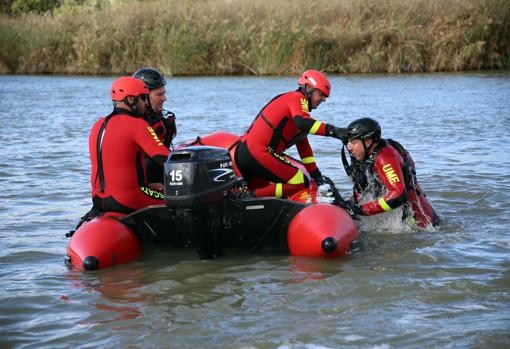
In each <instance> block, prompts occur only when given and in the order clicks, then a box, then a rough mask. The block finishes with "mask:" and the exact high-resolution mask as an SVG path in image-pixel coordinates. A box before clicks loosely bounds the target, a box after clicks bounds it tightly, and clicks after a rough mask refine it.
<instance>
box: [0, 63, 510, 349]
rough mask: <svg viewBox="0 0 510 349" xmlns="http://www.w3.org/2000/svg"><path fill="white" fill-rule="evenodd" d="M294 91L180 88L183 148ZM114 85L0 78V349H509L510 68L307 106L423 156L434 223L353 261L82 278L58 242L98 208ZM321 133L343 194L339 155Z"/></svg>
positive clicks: (328, 165)
mask: <svg viewBox="0 0 510 349" xmlns="http://www.w3.org/2000/svg"><path fill="white" fill-rule="evenodd" d="M295 80H296V78H294V77H293V78H290V77H278V78H271V77H207V78H201V77H197V78H172V79H169V85H168V102H167V105H166V107H167V108H168V109H170V110H172V111H174V112H175V113H176V115H177V124H178V135H177V142H182V141H185V140H187V139H190V138H193V137H196V136H197V135H205V134H207V133H210V132H212V131H216V130H226V131H229V132H233V133H242V132H243V131H244V129H245V128H246V126H248V125H249V123H250V122H251V120H252V118H253V117H254V116H255V114H256V113H257V112H258V110H259V109H260V108H261V107H262V106H263V105H265V103H266V102H267V101H269V99H271V98H272V97H273V96H275V95H276V94H279V93H282V92H285V91H288V90H291V89H294V88H295V86H296V82H295ZM112 81H113V78H112V77H81V76H78V77H72V76H70V77H53V76H50V77H48V76H0V144H1V147H0V154H1V156H0V180H1V185H2V190H1V191H0V280H1V282H0V285H1V286H0V329H1V333H0V348H69V347H76V348H99V347H117V348H146V347H156V348H157V347H160V348H279V349H290V348H292V349H297V348H307V349H319V348H377V349H386V348H508V347H510V229H509V224H510V213H509V211H510V199H509V196H510V194H509V193H510V156H509V153H510V73H508V72H506V73H505V72H503V73H502V72H486V73H460V74H421V75H362V76H357V75H353V76H332V77H331V82H332V86H333V88H332V95H331V97H330V98H329V99H328V101H327V102H326V103H324V104H323V105H321V106H320V107H319V109H318V110H316V111H314V112H313V113H312V115H314V116H315V117H316V118H317V119H319V120H322V121H326V122H330V123H333V124H336V125H338V126H342V125H343V126H345V125H346V124H347V123H349V122H350V121H351V120H353V119H355V118H358V117H362V116H371V117H374V118H376V119H378V120H379V121H380V123H381V126H382V128H383V137H387V138H393V139H396V140H399V141H400V142H401V143H402V144H403V145H405V146H406V147H407V148H408V150H409V151H410V153H411V154H412V156H413V157H414V159H415V161H416V163H417V171H418V178H419V180H420V183H421V185H422V187H423V189H424V191H425V192H426V193H427V194H428V196H429V198H430V200H431V201H432V202H433V204H434V206H435V207H436V209H437V210H438V212H440V214H441V215H442V216H443V217H444V221H445V222H444V224H443V225H442V226H441V227H440V228H439V229H436V230H429V231H420V232H416V231H409V230H405V229H401V228H402V227H399V226H389V227H385V228H384V229H373V231H368V230H367V232H366V233H365V243H364V249H363V250H362V251H360V252H358V253H356V254H354V255H353V256H350V257H348V258H344V259H335V260H321V259H309V258H296V257H289V256H287V255H274V254H269V255H267V254H266V255H242V254H233V255H229V256H228V257H225V258H221V259H217V260H209V261H200V260H197V259H196V258H195V257H194V255H193V254H192V253H191V252H190V251H164V250H157V249H154V250H153V251H148V252H147V253H146V254H145V255H144V257H143V258H141V259H140V260H138V261H136V262H133V263H129V264H126V265H121V266H117V267H114V268H111V269H106V270H101V271H99V272H79V271H74V270H69V269H68V268H67V267H66V266H65V265H64V255H65V249H66V244H67V239H66V238H65V237H64V234H65V233H66V232H67V231H68V230H70V229H72V228H73V227H74V225H75V224H76V223H77V220H78V219H79V217H80V216H81V215H82V214H83V213H84V212H86V211H87V210H88V208H89V206H90V199H89V195H90V191H89V177H88V176H89V170H90V169H89V160H88V148H87V139H88V132H89V130H90V127H91V125H92V123H93V122H94V121H95V120H97V119H98V118H99V117H100V116H103V115H105V114H107V113H109V111H110V109H111V105H110V102H109V95H108V89H109V86H110V84H111V82H112ZM310 138H311V143H312V147H313V148H314V150H315V157H316V159H317V161H318V164H319V167H320V168H321V170H322V172H323V173H324V174H327V175H328V176H330V177H331V178H332V179H333V180H334V181H335V182H336V183H337V186H338V187H339V188H340V189H341V191H342V192H343V193H344V194H346V195H347V194H348V193H349V189H350V187H349V186H350V185H349V181H348V180H347V178H346V176H345V174H344V173H343V169H342V167H341V162H340V157H339V151H340V149H341V147H340V144H339V143H338V142H337V141H335V140H333V139H326V138H322V137H314V136H310ZM291 154H292V153H291ZM378 223H382V222H381V221H379V222H376V224H374V225H373V227H374V228H375V227H376V226H377V227H380V226H379V225H378Z"/></svg>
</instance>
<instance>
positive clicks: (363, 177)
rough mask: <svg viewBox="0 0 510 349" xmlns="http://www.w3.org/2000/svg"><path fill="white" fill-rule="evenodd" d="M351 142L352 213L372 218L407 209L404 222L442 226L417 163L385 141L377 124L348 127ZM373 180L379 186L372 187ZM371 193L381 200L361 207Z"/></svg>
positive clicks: (358, 122)
mask: <svg viewBox="0 0 510 349" xmlns="http://www.w3.org/2000/svg"><path fill="white" fill-rule="evenodd" d="M347 139H348V143H347V149H348V150H349V152H350V154H351V160H352V161H351V165H350V166H348V164H347V161H346V159H345V156H344V157H343V159H344V166H346V171H347V173H348V174H349V175H350V176H351V177H352V178H353V180H354V196H353V198H352V199H351V200H350V201H348V202H346V204H347V206H348V207H347V208H348V209H350V210H351V211H352V212H354V213H355V214H358V215H366V216H371V215H375V214H378V213H381V212H387V211H390V210H392V209H395V208H397V207H400V206H402V205H404V213H403V214H404V216H403V217H402V219H403V220H406V219H408V218H411V219H414V220H415V222H416V223H417V224H418V225H419V226H420V227H426V226H433V225H437V224H438V223H439V216H438V215H437V213H436V212H435V211H434V208H433V207H432V205H431V204H430V202H429V201H428V199H427V197H426V195H425V193H424V192H423V191H422V190H421V189H420V186H419V184H418V179H417V178H416V170H415V165H414V161H413V159H412V158H411V156H410V155H409V153H408V152H407V151H406V150H405V149H404V147H402V145H401V144H400V143H398V142H396V141H393V140H391V139H382V138H381V127H380V126H379V123H378V122H377V121H375V120H373V119H371V118H361V119H358V120H355V121H353V122H352V123H350V124H349V126H348V127H347ZM369 179H372V180H373V182H375V185H372V186H371V185H369V183H368V182H369ZM369 193H370V194H372V195H375V196H376V197H379V198H378V199H377V200H374V201H369V202H364V203H363V204H360V203H359V202H360V201H363V197H364V196H365V195H366V194H369ZM365 201H366V200H365Z"/></svg>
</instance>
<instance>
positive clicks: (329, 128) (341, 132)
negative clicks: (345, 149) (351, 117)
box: [326, 124, 348, 144]
mask: <svg viewBox="0 0 510 349" xmlns="http://www.w3.org/2000/svg"><path fill="white" fill-rule="evenodd" d="M326 135H327V136H329V137H333V138H337V139H340V140H341V141H342V143H343V144H347V141H348V140H347V129H345V128H343V127H336V126H333V125H329V124H328V125H326Z"/></svg>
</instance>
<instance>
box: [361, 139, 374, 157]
mask: <svg viewBox="0 0 510 349" xmlns="http://www.w3.org/2000/svg"><path fill="white" fill-rule="evenodd" d="M365 141H366V139H363V140H361V143H362V144H363V150H364V151H365V157H364V158H363V161H366V160H368V157H369V156H370V154H368V151H369V150H370V148H372V147H373V146H374V144H375V142H374V140H372V144H370V146H369V147H368V148H367V145H366V144H365Z"/></svg>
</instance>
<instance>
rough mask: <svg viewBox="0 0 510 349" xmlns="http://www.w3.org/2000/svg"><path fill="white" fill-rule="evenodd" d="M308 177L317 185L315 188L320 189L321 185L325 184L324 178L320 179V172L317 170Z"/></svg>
mask: <svg viewBox="0 0 510 349" xmlns="http://www.w3.org/2000/svg"><path fill="white" fill-rule="evenodd" d="M310 177H312V178H313V180H314V181H315V183H317V186H318V187H320V186H321V185H323V184H325V183H326V182H325V181H324V178H323V177H322V173H321V171H319V169H316V170H315V171H313V172H312V173H310Z"/></svg>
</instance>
